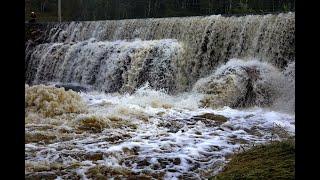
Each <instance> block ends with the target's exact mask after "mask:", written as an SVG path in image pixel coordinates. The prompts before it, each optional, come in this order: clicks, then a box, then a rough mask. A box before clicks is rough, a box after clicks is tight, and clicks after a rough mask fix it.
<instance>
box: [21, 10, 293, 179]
mask: <svg viewBox="0 0 320 180" xmlns="http://www.w3.org/2000/svg"><path fill="white" fill-rule="evenodd" d="M294 24H295V15H294V13H285V14H275V15H249V16H242V17H223V16H220V15H215V16H206V17H185V18H161V19H133V20H120V21H95V22H70V23H62V24H48V25H47V27H46V28H45V31H44V33H43V34H42V35H41V38H42V42H41V43H35V42H32V41H31V40H30V41H27V42H26V56H25V63H26V69H25V74H26V84H29V86H30V87H29V86H26V158H25V160H26V177H27V178H30V179H32V178H35V177H44V178H49V179H50V178H53V179H54V178H57V179H70V178H75V179H78V178H80V179H87V178H88V179H97V178H103V177H104V178H105V177H108V178H111V177H115V178H147V179H148V178H149V179H152V178H153V179H163V178H164V179H175V178H178V179H186V178H191V179H205V178H207V177H210V176H212V175H214V174H216V173H217V172H219V170H221V168H222V167H223V165H224V164H225V163H226V162H227V161H228V160H229V157H230V155H231V154H233V153H234V152H236V151H238V150H240V149H242V147H245V148H247V147H249V146H251V145H252V144H257V143H264V142H266V141H270V140H273V139H276V140H279V139H283V138H287V137H289V136H294V129H295V128H294V127H295V125H294V123H295V117H294V105H295V98H294V93H295V85H294V83H295V82H294V79H295V70H294V69H295V47H294V42H295V39H294V33H295V26H294ZM38 84H46V85H47V86H42V85H41V86H37V85H38ZM54 86H59V87H60V86H62V87H65V88H66V87H70V88H71V89H74V90H79V89H80V90H81V92H79V93H76V92H73V91H64V90H63V89H58V88H55V87H54ZM76 87H80V88H76Z"/></svg>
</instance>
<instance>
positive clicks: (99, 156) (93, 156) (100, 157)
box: [84, 152, 103, 161]
mask: <svg viewBox="0 0 320 180" xmlns="http://www.w3.org/2000/svg"><path fill="white" fill-rule="evenodd" d="M84 158H85V159H87V160H90V161H98V160H103V153H102V152H92V153H89V154H86V155H85V156H84Z"/></svg>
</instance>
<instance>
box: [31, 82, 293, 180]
mask: <svg viewBox="0 0 320 180" xmlns="http://www.w3.org/2000/svg"><path fill="white" fill-rule="evenodd" d="M80 96H81V97H82V99H83V100H84V102H85V104H86V105H87V108H88V112H87V113H80V114H77V115H75V116H74V117H72V118H69V119H68V118H66V117H61V116H60V117H52V118H51V121H42V123H37V124H35V123H27V124H26V132H27V133H36V132H38V133H41V132H42V133H43V134H44V136H47V137H52V138H51V141H50V140H49V141H47V142H45V141H42V142H41V141H39V142H30V143H26V158H25V161H26V174H29V173H30V174H35V173H36V172H48V171H49V172H50V173H54V175H55V176H56V177H57V179H59V178H62V179H67V178H68V177H76V176H77V177H80V178H81V179H87V178H88V179H92V178H93V179H95V176H98V175H97V174H99V173H101V174H103V176H105V177H108V178H112V177H120V178H121V177H123V178H125V177H137V178H139V177H142V176H144V177H147V178H151V179H152V178H153V179H159V178H160V179H162V178H164V179H183V178H194V179H204V178H207V177H210V176H212V175H214V174H216V173H217V172H218V171H219V170H221V168H222V167H223V165H224V164H225V163H226V162H228V160H229V157H230V155H231V154H233V153H235V152H237V151H239V150H242V149H243V148H248V147H250V146H252V145H254V144H259V143H264V142H266V141H271V140H279V139H282V138H285V137H287V136H292V135H294V131H295V125H294V123H295V117H294V115H290V114H284V113H279V112H274V111H271V110H267V109H262V108H258V107H257V108H251V109H242V110H239V109H231V108H229V107H223V108H219V109H210V108H200V107H199V101H200V100H201V98H202V95H201V94H197V93H184V94H180V95H177V96H171V95H168V94H166V93H164V92H161V91H155V90H152V89H150V88H149V87H148V85H145V86H144V87H142V88H140V89H138V90H137V91H136V92H135V93H134V94H131V95H129V94H127V95H120V94H116V93H114V94H104V93H98V92H90V93H80ZM206 113H210V114H215V115H223V116H225V117H226V118H227V121H226V122H224V121H221V122H220V121H217V120H212V119H210V118H209V119H208V118H204V117H201V115H203V114H206ZM85 117H95V118H97V117H99V118H100V119H108V121H106V122H107V124H108V126H104V127H103V128H102V129H101V131H98V132H96V131H95V132H93V131H91V130H92V129H90V128H89V129H79V127H80V126H79V122H80V121H81V120H83V119H84V118H85ZM99 118H97V119H99ZM52 119H53V120H52ZM57 121H59V122H60V124H59V125H56V122H57ZM87 125H88V124H87ZM46 126H49V127H47V128H46ZM88 126H90V125H88ZM90 127H91V128H92V127H95V126H90ZM283 132H285V133H286V136H284V135H283ZM49 135H50V136H49ZM44 139H45V138H44ZM49 139H50V138H49ZM59 167H60V169H59ZM62 169H63V170H62ZM94 170H95V171H94ZM97 172H99V173H97ZM108 172H109V173H108Z"/></svg>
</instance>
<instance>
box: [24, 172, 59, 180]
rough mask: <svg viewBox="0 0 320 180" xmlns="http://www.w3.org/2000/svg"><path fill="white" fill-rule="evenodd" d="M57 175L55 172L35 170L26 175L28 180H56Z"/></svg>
mask: <svg viewBox="0 0 320 180" xmlns="http://www.w3.org/2000/svg"><path fill="white" fill-rule="evenodd" d="M56 177H57V175H56V174H55V173H54V172H35V173H29V174H26V175H25V179H26V180H43V179H46V180H54V179H56Z"/></svg>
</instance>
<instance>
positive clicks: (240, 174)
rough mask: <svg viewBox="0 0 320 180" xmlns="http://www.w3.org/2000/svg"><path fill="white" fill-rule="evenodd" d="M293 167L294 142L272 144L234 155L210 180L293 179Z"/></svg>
mask: <svg viewBox="0 0 320 180" xmlns="http://www.w3.org/2000/svg"><path fill="white" fill-rule="evenodd" d="M294 166H295V144H294V141H292V140H287V141H283V142H273V143H270V144H267V145H261V146H257V147H254V148H252V149H250V150H248V151H246V152H243V153H240V154H236V155H234V156H233V158H232V160H231V161H230V163H229V164H228V165H227V166H226V167H225V168H224V170H223V171H222V172H221V173H220V174H218V175H217V176H215V177H213V178H211V179H295V178H294V172H295V168H294Z"/></svg>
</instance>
